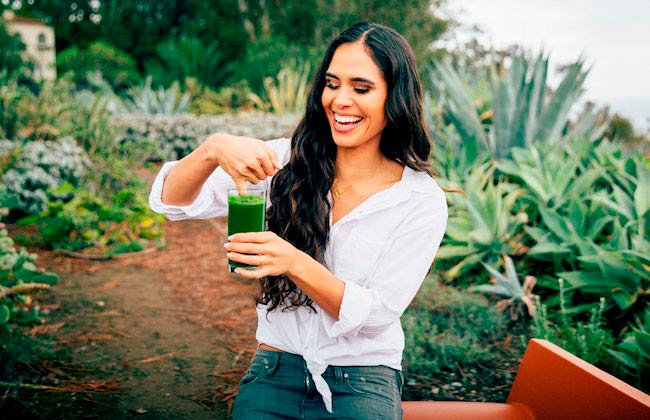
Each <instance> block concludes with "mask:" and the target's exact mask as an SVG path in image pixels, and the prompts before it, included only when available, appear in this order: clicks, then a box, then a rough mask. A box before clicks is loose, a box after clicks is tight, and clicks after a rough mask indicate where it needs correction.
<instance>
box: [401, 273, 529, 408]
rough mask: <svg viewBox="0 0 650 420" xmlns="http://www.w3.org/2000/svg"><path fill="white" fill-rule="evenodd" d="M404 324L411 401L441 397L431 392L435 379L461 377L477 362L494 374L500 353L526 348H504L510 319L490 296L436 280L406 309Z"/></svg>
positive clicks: (429, 281) (406, 389) (520, 350)
mask: <svg viewBox="0 0 650 420" xmlns="http://www.w3.org/2000/svg"><path fill="white" fill-rule="evenodd" d="M402 325H403V328H404V334H405V342H406V344H405V350H404V358H403V360H404V373H405V377H406V379H407V380H406V387H405V389H404V395H405V398H406V399H432V398H434V397H440V396H435V395H432V394H431V385H430V384H431V383H438V384H439V383H441V381H443V380H444V379H442V378H445V379H447V380H449V378H454V377H455V378H456V379H455V380H460V378H461V375H462V371H463V370H469V369H477V368H478V366H481V367H482V369H485V370H486V372H485V374H489V373H487V371H489V370H490V369H494V368H496V366H495V364H496V363H497V361H499V359H500V358H499V356H500V355H503V354H506V352H510V351H516V352H523V346H522V347H521V348H516V346H513V348H512V349H508V348H505V347H503V346H499V344H500V343H501V342H503V340H505V339H506V337H507V336H508V328H507V322H506V319H505V318H504V316H503V314H501V313H499V312H498V311H497V310H496V308H495V307H494V306H493V305H490V304H489V303H488V301H487V299H485V298H484V297H482V296H480V295H476V294H473V293H470V292H466V291H462V290H458V289H455V288H452V287H447V286H439V285H437V284H436V282H435V281H434V280H433V279H431V278H428V279H427V280H425V284H424V285H423V287H422V289H421V290H420V292H419V294H418V296H417V297H416V299H415V300H414V302H413V304H412V305H411V306H410V307H409V308H408V309H407V311H406V312H405V314H404V316H403V317H402ZM453 380H454V379H452V380H451V381H453ZM475 386H477V385H475Z"/></svg>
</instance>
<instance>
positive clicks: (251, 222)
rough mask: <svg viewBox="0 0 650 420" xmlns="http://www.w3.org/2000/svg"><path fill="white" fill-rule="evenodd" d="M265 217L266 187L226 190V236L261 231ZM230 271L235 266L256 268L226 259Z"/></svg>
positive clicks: (249, 268)
mask: <svg viewBox="0 0 650 420" xmlns="http://www.w3.org/2000/svg"><path fill="white" fill-rule="evenodd" d="M265 218H266V189H261V188H258V189H256V188H248V189H246V191H244V192H241V193H240V192H239V191H238V190H236V189H230V190H228V236H230V235H233V234H235V233H240V232H262V231H264V227H265ZM228 266H229V268H230V272H233V271H234V270H235V268H236V267H243V268H246V269H248V270H254V269H255V268H257V267H256V266H253V265H247V264H241V263H238V262H235V261H231V260H228Z"/></svg>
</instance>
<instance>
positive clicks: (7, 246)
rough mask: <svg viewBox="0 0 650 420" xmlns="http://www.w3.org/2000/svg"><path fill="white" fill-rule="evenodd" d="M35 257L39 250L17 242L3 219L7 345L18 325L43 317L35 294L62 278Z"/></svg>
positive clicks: (0, 189)
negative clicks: (19, 246)
mask: <svg viewBox="0 0 650 420" xmlns="http://www.w3.org/2000/svg"><path fill="white" fill-rule="evenodd" d="M5 194H6V189H5V188H4V186H0V202H2V201H4V200H5V197H4V195H5ZM6 214H7V209H4V208H0V219H1V218H2V217H3V216H5V215H6ZM35 261H36V255H35V254H30V253H28V252H27V251H26V250H25V249H24V248H16V247H15V246H14V241H13V240H12V239H11V238H10V237H9V235H8V234H7V230H6V229H5V226H4V224H3V223H2V222H0V343H2V347H3V349H5V348H6V345H7V342H8V341H10V338H11V336H12V335H13V332H14V329H15V326H16V325H29V324H33V323H35V322H39V321H40V307H39V305H38V303H37V302H35V301H33V300H32V297H31V294H33V293H35V292H38V291H40V290H45V289H48V288H49V287H50V286H51V285H55V284H56V283H57V281H58V277H57V276H56V275H55V274H52V273H47V272H45V271H44V270H42V269H40V268H38V267H37V266H36V265H35V264H34V262H35ZM1 353H2V352H0V354H1Z"/></svg>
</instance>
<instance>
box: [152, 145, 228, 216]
mask: <svg viewBox="0 0 650 420" xmlns="http://www.w3.org/2000/svg"><path fill="white" fill-rule="evenodd" d="M220 136H222V135H220V134H215V135H213V136H210V137H209V138H208V139H207V140H206V141H205V142H204V143H203V144H201V145H200V146H199V147H197V148H196V149H195V150H193V151H192V152H191V153H190V154H189V155H187V156H185V157H184V158H182V159H181V160H179V161H178V163H177V164H176V165H174V167H173V168H172V169H171V171H170V172H169V175H167V177H166V178H165V183H164V184H163V190H162V197H161V198H162V201H163V203H165V204H171V205H176V206H185V205H188V204H191V203H193V202H194V200H195V199H196V197H197V196H198V195H199V192H200V191H201V187H202V186H203V184H204V183H205V181H206V180H207V179H208V177H209V176H210V174H212V172H214V170H215V169H216V168H217V166H219V162H218V159H217V156H216V154H217V153H216V152H215V148H214V145H215V143H217V142H218V141H219V138H220Z"/></svg>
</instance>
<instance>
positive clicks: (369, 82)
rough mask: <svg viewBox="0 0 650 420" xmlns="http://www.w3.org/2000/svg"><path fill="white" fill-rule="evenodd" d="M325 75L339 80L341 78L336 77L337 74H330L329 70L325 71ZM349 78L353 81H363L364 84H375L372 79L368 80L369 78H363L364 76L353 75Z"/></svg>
mask: <svg viewBox="0 0 650 420" xmlns="http://www.w3.org/2000/svg"><path fill="white" fill-rule="evenodd" d="M325 77H331V78H332V79H336V80H341V79H339V77H338V76H337V75H335V74H332V73H330V72H327V73H325ZM350 80H351V81H353V82H357V83H365V84H367V85H373V86H374V84H375V82H373V81H372V80H370V79H366V78H364V77H353V78H352V79H350Z"/></svg>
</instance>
